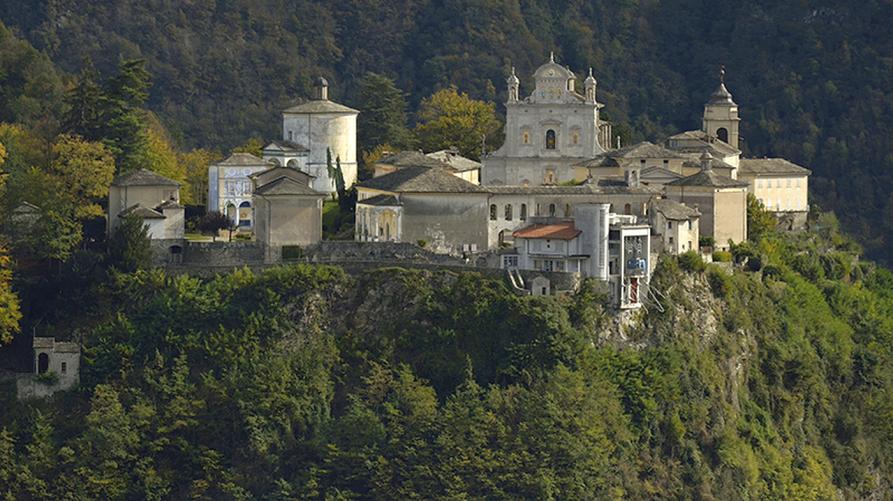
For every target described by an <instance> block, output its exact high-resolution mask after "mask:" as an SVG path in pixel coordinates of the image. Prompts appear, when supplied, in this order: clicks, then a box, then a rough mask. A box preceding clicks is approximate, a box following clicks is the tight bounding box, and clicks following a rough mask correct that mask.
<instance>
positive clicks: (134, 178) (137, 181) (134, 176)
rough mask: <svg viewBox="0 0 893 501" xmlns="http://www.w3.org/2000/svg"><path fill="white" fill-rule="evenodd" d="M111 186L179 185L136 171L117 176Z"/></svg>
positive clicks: (178, 184) (148, 173)
mask: <svg viewBox="0 0 893 501" xmlns="http://www.w3.org/2000/svg"><path fill="white" fill-rule="evenodd" d="M112 186H180V183H178V182H176V181H174V180H173V179H168V178H166V177H164V176H162V175H161V174H156V173H154V172H152V171H150V170H147V169H137V170H132V171H130V172H125V173H124V174H119V175H118V176H117V177H115V179H113V180H112Z"/></svg>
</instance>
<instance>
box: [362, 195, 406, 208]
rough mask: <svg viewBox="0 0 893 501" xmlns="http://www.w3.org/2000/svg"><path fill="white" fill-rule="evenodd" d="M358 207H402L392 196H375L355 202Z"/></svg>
mask: <svg viewBox="0 0 893 501" xmlns="http://www.w3.org/2000/svg"><path fill="white" fill-rule="evenodd" d="M357 204H359V205H373V206H376V207H398V206H400V205H403V203H402V202H400V200H397V197H395V196H394V195H375V196H374V197H369V198H367V199H365V200H357Z"/></svg>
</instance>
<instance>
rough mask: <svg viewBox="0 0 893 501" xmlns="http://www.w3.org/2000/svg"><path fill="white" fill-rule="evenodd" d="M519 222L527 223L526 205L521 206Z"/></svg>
mask: <svg viewBox="0 0 893 501" xmlns="http://www.w3.org/2000/svg"><path fill="white" fill-rule="evenodd" d="M521 221H527V204H521Z"/></svg>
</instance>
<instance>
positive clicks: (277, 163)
mask: <svg viewBox="0 0 893 501" xmlns="http://www.w3.org/2000/svg"><path fill="white" fill-rule="evenodd" d="M270 162H272V163H274V164H276V165H282V164H280V163H279V159H278V158H271V159H270Z"/></svg>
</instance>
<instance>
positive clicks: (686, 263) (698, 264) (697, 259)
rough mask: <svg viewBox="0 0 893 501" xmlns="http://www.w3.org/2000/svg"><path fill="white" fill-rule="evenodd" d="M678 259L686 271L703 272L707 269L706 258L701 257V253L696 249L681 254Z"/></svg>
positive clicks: (680, 265)
mask: <svg viewBox="0 0 893 501" xmlns="http://www.w3.org/2000/svg"><path fill="white" fill-rule="evenodd" d="M678 261H679V267H680V268H682V269H683V270H685V271H689V272H698V273H701V272H702V271H704V270H705V269H707V265H706V264H705V263H704V260H703V259H701V255H700V254H698V253H697V252H695V251H688V252H683V253H682V254H679V258H678Z"/></svg>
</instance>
